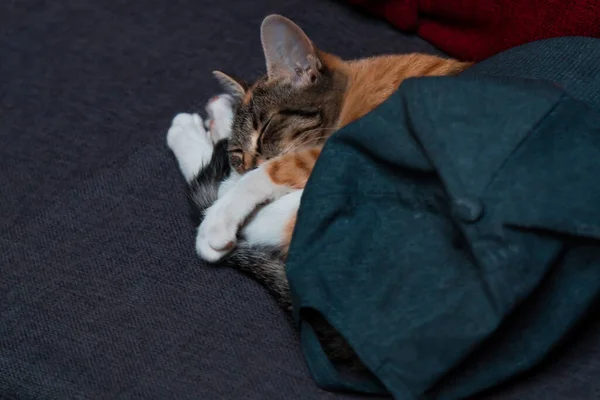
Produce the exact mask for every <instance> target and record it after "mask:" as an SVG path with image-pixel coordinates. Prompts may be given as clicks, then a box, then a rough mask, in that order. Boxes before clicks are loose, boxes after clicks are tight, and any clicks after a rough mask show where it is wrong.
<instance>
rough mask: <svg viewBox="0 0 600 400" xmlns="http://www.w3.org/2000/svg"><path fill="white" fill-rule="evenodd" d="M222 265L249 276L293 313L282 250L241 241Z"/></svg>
mask: <svg viewBox="0 0 600 400" xmlns="http://www.w3.org/2000/svg"><path fill="white" fill-rule="evenodd" d="M220 265H225V266H227V267H231V268H234V269H237V270H239V271H241V272H243V273H245V274H247V275H249V276H250V277H251V278H253V279H255V280H256V281H258V282H259V283H261V284H262V285H263V286H265V287H266V288H267V289H268V290H269V292H271V294H272V295H273V296H274V297H275V300H277V303H279V305H280V306H281V307H282V308H283V309H284V310H287V311H291V309H292V299H291V297H290V287H289V284H288V280H287V277H286V275H285V263H284V261H283V256H282V254H281V251H280V250H278V249H276V248H274V247H266V246H255V245H250V244H249V243H248V242H245V241H240V242H238V243H237V246H236V248H235V250H233V251H232V252H231V253H230V254H229V255H228V256H227V257H225V259H223V260H222V261H221V262H220Z"/></svg>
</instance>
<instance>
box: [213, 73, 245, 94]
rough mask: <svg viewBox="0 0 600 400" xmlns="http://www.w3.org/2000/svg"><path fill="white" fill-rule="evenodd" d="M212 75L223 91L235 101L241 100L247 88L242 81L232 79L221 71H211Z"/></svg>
mask: <svg viewBox="0 0 600 400" xmlns="http://www.w3.org/2000/svg"><path fill="white" fill-rule="evenodd" d="M213 75H214V77H215V78H217V81H219V83H220V84H221V86H222V87H223V89H225V91H227V93H229V94H230V95H232V96H233V97H235V98H236V99H243V98H244V95H245V94H246V91H247V90H248V86H247V85H246V83H245V82H244V81H242V80H239V79H236V78H233V77H231V76H229V75H227V74H225V73H223V72H221V71H213Z"/></svg>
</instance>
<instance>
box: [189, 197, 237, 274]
mask: <svg viewBox="0 0 600 400" xmlns="http://www.w3.org/2000/svg"><path fill="white" fill-rule="evenodd" d="M222 204H223V203H222V202H219V201H217V202H216V203H215V204H214V205H213V206H211V207H209V208H208V209H207V210H206V216H205V217H204V220H203V221H202V223H201V224H200V226H199V227H198V235H197V236H196V252H197V253H198V255H199V256H200V257H201V258H202V259H204V260H206V261H208V262H211V263H214V262H217V261H219V260H220V259H221V258H223V257H224V256H226V255H227V254H228V253H229V252H230V251H231V250H233V249H234V248H235V244H236V241H237V239H236V235H237V230H238V225H237V223H236V222H235V219H233V218H231V217H230V215H228V214H227V207H224V206H222Z"/></svg>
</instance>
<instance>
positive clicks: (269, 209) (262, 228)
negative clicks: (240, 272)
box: [241, 190, 303, 253]
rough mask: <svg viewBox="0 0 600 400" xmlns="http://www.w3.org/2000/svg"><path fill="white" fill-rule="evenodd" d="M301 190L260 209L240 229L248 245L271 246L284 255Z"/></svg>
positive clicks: (292, 227) (289, 239) (288, 243)
mask: <svg viewBox="0 0 600 400" xmlns="http://www.w3.org/2000/svg"><path fill="white" fill-rule="evenodd" d="M302 192H303V190H296V191H295V192H292V193H290V194H286V195H285V196H283V197H281V198H280V199H277V200H275V201H274V202H272V203H269V204H267V205H266V206H264V207H263V208H261V209H260V210H259V211H258V212H257V213H256V214H255V215H254V216H253V217H252V219H251V220H250V222H249V223H248V224H247V225H246V226H244V228H242V231H241V232H242V236H243V237H244V238H245V239H246V241H247V242H248V243H249V244H250V245H256V246H273V247H277V248H280V249H282V251H283V252H284V253H286V252H287V248H288V247H289V245H290V241H291V239H292V232H293V231H294V226H295V225H296V214H297V213H298V207H300V199H301V197H302Z"/></svg>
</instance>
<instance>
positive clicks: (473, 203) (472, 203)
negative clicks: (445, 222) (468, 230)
mask: <svg viewBox="0 0 600 400" xmlns="http://www.w3.org/2000/svg"><path fill="white" fill-rule="evenodd" d="M452 212H453V214H454V215H455V216H456V217H457V218H458V219H460V220H461V221H462V222H465V223H473V222H477V221H479V219H480V218H481V216H482V215H483V205H482V204H481V202H480V201H479V200H477V199H473V198H466V197H460V198H456V199H454V201H453V204H452Z"/></svg>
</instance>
